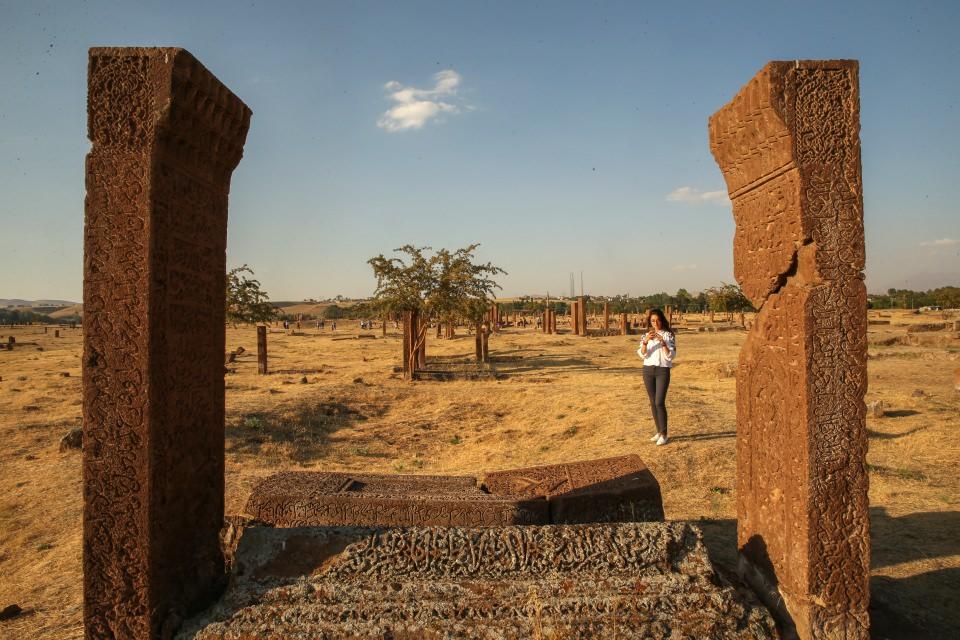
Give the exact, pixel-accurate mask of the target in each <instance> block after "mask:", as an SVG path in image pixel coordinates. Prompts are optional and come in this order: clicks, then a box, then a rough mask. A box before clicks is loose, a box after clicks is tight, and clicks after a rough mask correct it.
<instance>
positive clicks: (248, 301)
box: [227, 265, 277, 326]
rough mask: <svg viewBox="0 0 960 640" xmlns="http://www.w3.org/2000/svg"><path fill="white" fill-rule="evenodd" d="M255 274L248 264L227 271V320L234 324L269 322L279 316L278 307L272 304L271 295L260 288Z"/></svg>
mask: <svg viewBox="0 0 960 640" xmlns="http://www.w3.org/2000/svg"><path fill="white" fill-rule="evenodd" d="M247 274H249V276H251V277H247ZM253 275H254V274H253V269H251V268H250V267H249V266H247V265H243V266H242V267H237V268H236V269H231V270H230V271H228V272H227V322H230V323H232V324H233V325H234V326H236V325H237V324H241V323H248V322H269V321H271V320H273V319H274V318H275V317H276V316H277V309H276V308H275V307H274V306H273V305H272V304H270V296H268V295H267V292H266V291H263V290H262V289H261V288H260V281H259V280H256V279H255V278H253V277H252V276H253Z"/></svg>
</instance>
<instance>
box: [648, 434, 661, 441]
mask: <svg viewBox="0 0 960 640" xmlns="http://www.w3.org/2000/svg"><path fill="white" fill-rule="evenodd" d="M659 439H660V434H659V433H655V434H653V435H652V436H651V437H650V442H656V441H657V440H659Z"/></svg>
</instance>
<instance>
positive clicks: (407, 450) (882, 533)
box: [0, 312, 960, 638]
mask: <svg viewBox="0 0 960 640" xmlns="http://www.w3.org/2000/svg"><path fill="white" fill-rule="evenodd" d="M891 315H892V317H888V318H884V319H887V320H890V321H891V324H890V325H885V326H871V327H870V342H871V345H870V360H869V378H870V380H869V384H870V386H869V390H868V393H867V401H868V402H871V401H874V400H883V401H884V403H885V405H886V416H885V417H882V418H874V417H869V418H868V423H867V425H868V428H869V435H870V452H869V458H868V460H869V463H870V469H871V475H870V502H871V522H872V537H873V580H872V590H873V596H874V605H873V612H874V625H875V632H874V635H875V637H891V638H904V637H947V635H949V633H950V632H949V630H950V629H952V630H953V632H956V629H957V628H960V533H958V531H960V490H958V489H960V479H958V475H957V460H958V458H960V455H958V454H960V448H958V444H957V443H958V435H960V433H958V431H960V420H958V417H960V393H958V392H957V391H956V390H955V388H954V375H955V370H956V369H957V368H958V367H960V339H957V338H956V335H955V334H950V333H948V332H946V331H940V332H934V333H920V334H910V335H911V336H916V338H906V336H907V333H906V326H907V325H908V324H910V323H917V322H922V321H925V322H931V321H937V320H940V318H939V314H937V317H936V318H931V314H927V315H925V316H922V317H920V316H916V315H911V314H908V313H906V312H892V314H891ZM877 317H878V314H877V313H876V312H871V318H872V319H874V318H877ZM328 326H329V325H328ZM692 326H697V325H692ZM561 328H562V327H561ZM358 333H360V332H359V331H358V330H357V328H356V324H355V323H348V322H346V321H343V322H340V323H338V331H337V332H336V333H335V334H333V333H331V332H330V330H329V328H328V329H326V330H325V331H324V332H322V333H320V334H318V333H317V332H316V331H315V330H313V329H304V331H303V334H302V335H288V334H287V333H284V332H283V331H282V330H279V329H274V330H272V331H271V333H270V334H269V340H270V353H271V358H270V367H271V369H273V370H280V369H285V370H299V369H304V370H312V371H314V372H311V373H308V374H306V376H304V375H302V374H299V373H290V374H282V373H277V374H272V375H269V376H266V377H264V376H258V375H257V374H256V368H257V366H256V354H255V350H256V335H255V331H254V329H253V328H250V327H246V328H237V329H229V330H228V332H227V348H228V349H234V348H236V347H238V346H243V347H245V348H246V349H247V352H246V353H245V354H244V355H242V356H240V357H239V358H238V359H237V362H236V364H235V365H231V369H233V370H234V371H233V372H231V373H228V374H227V376H226V387H227V400H226V401H227V429H226V434H227V435H226V443H225V446H226V452H227V509H228V513H231V512H238V511H240V510H241V508H242V506H243V504H244V502H245V500H246V497H247V495H248V493H249V491H250V488H251V487H252V485H253V484H254V483H255V482H256V480H257V479H258V478H260V477H262V476H265V475H267V474H270V473H273V472H275V471H278V470H280V469H284V468H296V469H330V470H350V469H370V470H376V471H381V472H402V473H471V472H478V471H481V470H485V469H496V468H509V467H518V466H524V465H533V464H542V463H552V462H559V461H567V460H580V459H589V458H595V457H602V456H609V455H617V454H623V453H633V452H636V453H639V454H640V455H641V456H642V457H643V458H644V460H645V461H646V462H647V464H648V465H649V466H650V468H651V469H652V470H653V472H654V474H655V475H656V477H657V478H658V479H659V481H660V483H661V486H662V488H663V496H664V507H665V509H666V513H667V517H668V518H670V519H689V520H700V521H702V522H701V524H702V526H703V527H704V529H705V531H706V533H707V538H708V544H709V546H710V548H711V553H712V554H713V555H714V557H715V560H717V561H718V562H720V563H725V564H727V565H730V564H731V563H732V561H733V558H734V557H735V537H736V533H735V522H734V519H735V495H734V491H735V487H734V478H735V464H736V462H735V458H734V443H735V431H736V421H735V407H734V387H735V382H734V378H732V377H729V375H728V374H727V372H726V368H727V367H726V366H727V365H729V364H732V363H735V362H736V360H737V353H738V349H739V346H740V344H741V343H742V342H743V339H744V333H743V332H742V331H726V332H721V333H707V332H696V331H690V332H687V331H684V332H681V333H680V334H679V335H678V349H679V354H678V358H677V366H676V369H675V371H674V374H673V375H674V377H673V381H672V385H671V388H670V394H669V396H668V409H669V411H670V425H671V426H670V429H671V436H672V439H671V442H670V444H669V445H668V446H665V447H655V446H653V445H652V443H650V442H648V440H647V437H648V436H649V434H651V433H652V431H653V427H652V421H651V418H650V415H649V409H648V405H647V400H646V396H645V393H644V391H643V385H642V380H641V378H640V362H639V359H638V358H637V356H636V354H635V350H636V343H637V339H636V338H635V337H632V336H631V337H621V336H617V337H606V338H581V337H574V336H572V335H564V334H560V335H555V336H544V335H541V334H538V333H535V332H534V331H533V330H531V329H526V330H519V329H512V328H508V329H506V330H504V332H502V333H501V334H499V335H496V336H494V337H493V338H491V343H490V345H491V354H492V355H493V357H494V358H495V359H497V358H499V359H500V362H495V366H496V368H497V370H498V372H499V373H501V374H503V375H502V376H501V377H500V378H499V379H495V380H493V379H491V380H480V381H448V382H432V381H431V382H413V383H410V382H405V381H403V380H402V379H401V376H400V374H397V373H394V372H393V367H394V366H395V365H397V364H398V361H399V357H400V340H399V337H398V336H397V335H395V334H394V333H393V332H391V333H390V334H389V335H388V337H387V338H385V339H384V338H381V337H380V332H379V330H377V331H373V332H369V333H371V334H373V335H376V338H375V339H338V338H345V337H348V336H355V335H357V334H358ZM0 334H2V335H3V338H0V340H2V341H3V342H6V336H7V335H10V334H12V335H13V336H15V338H16V340H17V345H18V346H17V348H16V349H15V350H14V351H12V352H9V351H0V376H2V382H0V608H2V607H4V606H6V605H7V604H11V603H17V604H19V605H20V606H21V607H23V609H24V610H25V613H24V614H23V615H21V616H20V617H19V618H16V619H14V620H10V621H7V622H0V637H3V638H80V637H81V636H82V626H81V610H82V607H81V565H80V554H81V507H82V498H81V480H80V453H79V451H78V450H73V449H71V450H67V451H64V452H61V451H60V449H59V441H60V438H61V437H62V436H63V435H64V434H65V433H66V432H67V431H68V430H69V429H70V428H71V427H75V426H78V425H80V423H81V395H80V383H81V381H80V355H81V332H80V329H74V330H71V329H61V337H60V338H59V339H57V338H54V336H53V329H50V330H49V332H48V333H44V331H43V328H42V327H22V328H14V329H7V328H0ZM908 341H910V342H914V343H915V344H905V343H906V342H908ZM472 350H473V339H472V337H469V336H466V335H463V336H460V337H458V338H455V339H453V340H433V339H432V337H431V340H430V341H429V343H428V355H431V356H432V355H463V356H466V355H468V354H470V353H472ZM304 378H305V380H304ZM954 637H955V636H954Z"/></svg>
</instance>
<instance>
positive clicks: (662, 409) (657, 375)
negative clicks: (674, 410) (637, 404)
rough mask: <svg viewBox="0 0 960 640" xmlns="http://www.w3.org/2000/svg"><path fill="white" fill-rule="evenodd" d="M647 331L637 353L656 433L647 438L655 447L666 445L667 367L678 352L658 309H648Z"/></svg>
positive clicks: (668, 376) (668, 381) (662, 315)
mask: <svg viewBox="0 0 960 640" xmlns="http://www.w3.org/2000/svg"><path fill="white" fill-rule="evenodd" d="M649 322H650V330H649V331H648V332H647V333H646V334H644V336H643V340H642V341H641V342H640V348H639V349H637V354H638V355H639V356H640V357H641V358H643V385H644V386H645V387H646V388H647V396H649V398H650V409H651V411H652V412H653V422H654V424H655V425H656V427H657V432H656V433H655V434H654V435H653V437H652V438H650V440H651V441H652V442H655V443H657V445H658V446H660V445H665V444H667V406H666V399H667V388H668V387H669V386H670V367H671V366H673V358H674V357H675V356H676V355H677V343H676V338H675V337H674V335H673V332H672V331H671V330H670V323H669V322H668V321H667V318H666V316H664V314H663V311H661V310H660V309H653V310H652V311H650V318H649Z"/></svg>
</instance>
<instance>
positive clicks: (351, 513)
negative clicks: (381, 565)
mask: <svg viewBox="0 0 960 640" xmlns="http://www.w3.org/2000/svg"><path fill="white" fill-rule="evenodd" d="M246 512H247V515H249V516H250V517H252V518H255V519H256V520H259V521H261V522H265V523H268V524H273V525H276V526H281V527H298V526H315V525H359V526H377V525H390V526H406V525H428V526H429V525H440V526H455V525H460V526H486V527H489V526H502V525H509V524H544V523H547V522H549V512H548V507H547V502H546V500H545V499H544V498H543V497H536V496H534V497H531V498H527V497H526V496H523V497H520V498H512V497H499V496H495V495H490V494H488V493H484V492H483V491H481V490H480V489H479V488H478V487H477V483H476V480H475V479H474V478H472V477H469V476H463V477H456V476H410V475H377V474H364V473H359V474H346V473H322V472H308V471H289V472H284V473H278V474H276V475H273V476H270V477H269V478H267V479H266V480H264V481H262V482H261V483H260V484H258V485H257V486H256V487H255V488H254V490H253V492H252V494H251V495H250V499H249V500H248V501H247V506H246Z"/></svg>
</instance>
